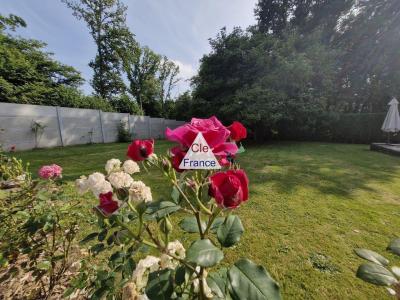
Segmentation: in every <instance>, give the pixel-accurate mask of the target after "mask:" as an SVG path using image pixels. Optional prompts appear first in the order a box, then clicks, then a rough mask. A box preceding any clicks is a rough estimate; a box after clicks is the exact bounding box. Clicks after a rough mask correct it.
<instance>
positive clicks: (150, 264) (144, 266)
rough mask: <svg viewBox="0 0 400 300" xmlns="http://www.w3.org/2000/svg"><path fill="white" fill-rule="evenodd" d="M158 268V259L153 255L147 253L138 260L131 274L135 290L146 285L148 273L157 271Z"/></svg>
mask: <svg viewBox="0 0 400 300" xmlns="http://www.w3.org/2000/svg"><path fill="white" fill-rule="evenodd" d="M159 268H160V259H159V258H158V257H155V256H151V255H148V256H146V258H144V259H141V260H139V262H138V264H137V266H136V269H135V271H133V274H132V280H134V281H135V283H136V287H137V290H139V291H140V290H141V289H143V288H145V287H146V285H147V280H148V276H149V273H151V272H154V271H157V270H158V269H159Z"/></svg>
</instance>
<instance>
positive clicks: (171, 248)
mask: <svg viewBox="0 0 400 300" xmlns="http://www.w3.org/2000/svg"><path fill="white" fill-rule="evenodd" d="M167 252H168V254H172V255H174V256H177V257H178V258H180V259H184V258H185V257H186V250H185V248H184V247H183V245H182V244H181V242H180V241H178V240H176V241H173V242H169V243H168V245H167Z"/></svg>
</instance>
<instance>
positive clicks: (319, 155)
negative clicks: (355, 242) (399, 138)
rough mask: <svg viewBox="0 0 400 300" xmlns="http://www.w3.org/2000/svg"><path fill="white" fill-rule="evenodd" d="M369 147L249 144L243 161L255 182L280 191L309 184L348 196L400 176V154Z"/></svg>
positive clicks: (314, 187)
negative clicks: (380, 151)
mask: <svg viewBox="0 0 400 300" xmlns="http://www.w3.org/2000/svg"><path fill="white" fill-rule="evenodd" d="M367 149H368V146H367V145H343V144H320V143H289V142H288V143H278V144H272V145H263V146H252V147H249V148H248V149H247V152H245V154H244V155H243V156H242V157H241V158H240V163H241V165H242V167H243V168H245V169H246V171H247V173H248V176H249V178H250V181H251V183H252V184H254V185H262V184H272V186H273V187H275V188H277V190H278V191H279V192H281V193H292V192H294V191H295V190H296V189H297V188H300V187H310V188H313V189H315V190H319V191H320V192H321V193H324V194H333V195H338V196H349V195H350V194H351V192H352V191H354V190H356V189H363V190H366V191H375V190H374V189H373V188H371V187H370V186H369V185H368V184H369V183H371V182H377V183H379V182H382V183H388V182H391V181H392V180H393V179H394V178H399V177H400V167H399V165H400V159H399V158H398V157H392V156H388V155H385V154H381V153H376V152H372V151H367ZM255 193H257V191H256V190H255Z"/></svg>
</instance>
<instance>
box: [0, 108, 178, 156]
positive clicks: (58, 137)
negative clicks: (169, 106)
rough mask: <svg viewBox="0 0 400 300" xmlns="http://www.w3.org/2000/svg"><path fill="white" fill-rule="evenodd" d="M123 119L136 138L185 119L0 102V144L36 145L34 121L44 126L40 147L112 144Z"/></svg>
mask: <svg viewBox="0 0 400 300" xmlns="http://www.w3.org/2000/svg"><path fill="white" fill-rule="evenodd" d="M121 121H123V122H125V123H126V125H127V128H128V127H129V129H130V132H131V134H132V135H133V138H140V139H143V138H155V139H160V138H164V133H165V129H166V127H169V128H176V127H178V126H180V125H182V124H183V123H184V122H182V121H175V120H167V119H163V118H150V117H148V116H134V115H129V114H124V113H111V112H102V111H100V110H94V109H81V108H68V107H53V106H40V105H28V104H14V103H0V144H1V145H2V147H3V149H4V150H8V149H10V147H11V146H13V145H15V146H16V149H17V150H26V149H33V148H35V147H36V140H35V134H34V132H33V131H32V124H33V123H34V122H39V123H41V124H42V125H44V126H45V127H44V129H43V132H42V133H41V134H40V135H39V136H38V139H37V144H38V145H37V146H38V147H39V148H47V147H55V146H68V145H77V144H87V143H91V142H92V143H112V142H116V141H117V139H118V125H119V123H120V122H121Z"/></svg>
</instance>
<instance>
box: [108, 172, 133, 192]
mask: <svg viewBox="0 0 400 300" xmlns="http://www.w3.org/2000/svg"><path fill="white" fill-rule="evenodd" d="M108 181H110V183H111V184H112V186H113V187H115V188H116V189H120V188H128V187H130V186H131V184H132V183H133V179H132V177H131V176H130V175H129V174H126V173H125V172H122V171H121V172H113V173H111V174H110V175H109V176H108Z"/></svg>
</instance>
